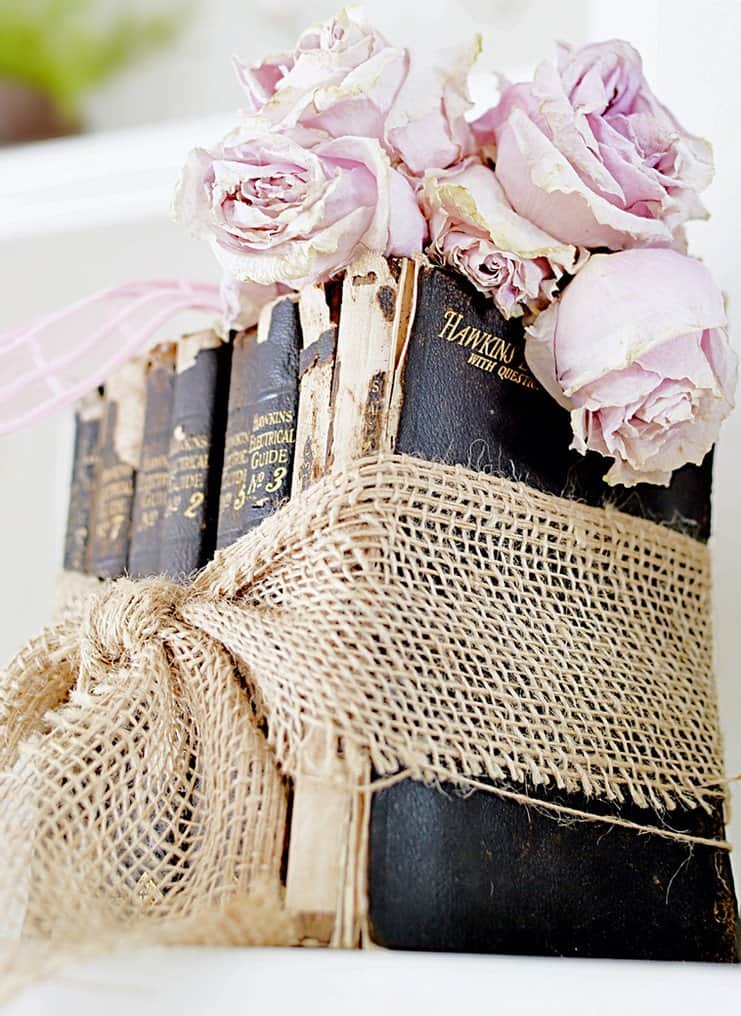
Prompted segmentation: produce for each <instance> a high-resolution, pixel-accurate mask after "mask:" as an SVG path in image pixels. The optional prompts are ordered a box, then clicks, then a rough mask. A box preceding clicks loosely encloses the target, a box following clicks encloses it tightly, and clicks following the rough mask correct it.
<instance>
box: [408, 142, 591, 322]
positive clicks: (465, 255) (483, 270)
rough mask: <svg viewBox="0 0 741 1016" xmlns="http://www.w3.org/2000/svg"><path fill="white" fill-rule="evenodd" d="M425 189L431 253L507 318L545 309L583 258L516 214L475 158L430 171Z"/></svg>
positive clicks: (571, 248)
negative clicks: (559, 286)
mask: <svg viewBox="0 0 741 1016" xmlns="http://www.w3.org/2000/svg"><path fill="white" fill-rule="evenodd" d="M422 194H423V208H424V210H425V212H426V214H427V218H428V220H429V223H430V237H431V246H430V250H431V253H433V254H436V255H437V256H438V257H440V258H441V259H442V260H443V261H445V262H446V263H447V264H449V265H452V267H454V268H456V269H457V270H458V271H459V272H461V273H462V274H463V275H465V276H466V277H467V278H469V279H470V280H471V282H472V283H473V284H474V286H476V288H477V289H479V290H481V292H482V293H485V294H487V295H488V296H491V297H492V299H493V300H494V302H495V303H496V305H497V307H498V308H499V310H500V311H501V312H502V314H503V315H504V317H505V318H512V317H521V316H522V315H523V314H525V313H528V314H531V313H537V312H538V311H540V310H543V309H544V308H545V307H547V306H548V304H549V303H550V302H551V300H553V298H554V296H555V295H556V292H557V290H558V282H559V280H560V279H561V278H562V277H563V275H564V273H573V272H575V271H576V269H577V267H579V265H580V264H581V263H582V260H583V259H580V255H579V251H578V250H577V248H575V247H572V246H571V245H570V244H564V243H561V242H560V241H558V240H555V239H554V238H553V237H552V236H549V235H548V234H547V233H544V232H543V230H542V229H538V227H537V226H534V225H533V224H532V223H531V222H528V221H527V219H523V218H522V216H521V215H518V214H517V212H515V211H514V210H513V208H512V206H511V205H510V203H509V201H508V200H507V197H506V195H505V193H504V191H503V190H502V188H501V186H500V184H499V182H498V180H497V178H496V176H495V175H494V173H493V172H492V170H490V169H489V168H487V167H486V166H484V165H483V164H482V163H481V162H479V161H478V160H475V159H469V160H468V161H467V162H465V163H463V164H461V165H460V166H458V167H456V168H454V169H450V170H432V171H430V172H428V173H427V174H426V175H425V177H424V181H423V185H422Z"/></svg>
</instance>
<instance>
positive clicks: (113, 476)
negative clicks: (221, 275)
mask: <svg viewBox="0 0 741 1016" xmlns="http://www.w3.org/2000/svg"><path fill="white" fill-rule="evenodd" d="M144 371H145V361H144V360H143V359H139V358H137V359H135V360H132V361H130V362H129V363H127V364H126V365H125V366H124V367H122V368H121V369H120V370H119V371H117V373H115V374H114V375H113V376H112V377H111V378H109V380H108V381H107V382H106V398H105V405H104V409H103V420H102V424H101V431H100V439H99V446H98V455H97V463H96V467H95V484H94V499H93V500H94V507H93V518H94V522H93V526H92V530H91V536H90V544H91V546H90V573H91V574H92V575H97V576H98V577H99V578H108V579H115V578H118V577H119V576H121V575H123V574H124V572H125V571H126V568H127V565H128V558H129V540H130V536H131V512H132V508H133V503H134V487H135V483H136V472H137V469H138V468H139V459H140V456H141V443H142V433H143V429H144Z"/></svg>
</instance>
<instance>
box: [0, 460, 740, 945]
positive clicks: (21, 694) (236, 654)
mask: <svg viewBox="0 0 741 1016" xmlns="http://www.w3.org/2000/svg"><path fill="white" fill-rule="evenodd" d="M709 603H710V576H709V567H708V555H707V549H706V548H705V547H704V546H703V545H701V544H699V543H697V542H696V541H694V540H692V539H690V538H688V537H685V536H682V535H680V534H677V533H675V532H671V531H669V530H667V529H666V528H663V527H660V526H657V525H654V524H652V523H649V522H646V521H642V520H638V519H634V518H631V517H628V516H625V515H622V514H620V513H618V512H613V511H605V510H597V509H593V508H589V507H586V506H583V505H579V504H575V503H573V502H568V501H564V500H561V499H559V498H555V497H551V496H549V495H545V494H541V493H538V492H536V491H533V490H532V489H530V488H527V487H524V486H522V485H520V484H515V483H512V482H510V481H507V480H503V479H498V478H494V477H487V476H482V475H481V474H477V473H474V472H471V471H469V470H465V469H462V468H460V467H451V466H446V465H441V464H431V463H427V462H422V461H419V460H416V459H412V458H408V457H402V456H386V457H382V458H380V459H374V460H368V461H364V462H361V463H359V464H358V465H357V467H356V468H353V469H352V470H349V471H347V472H344V473H342V474H341V475H337V476H330V477H327V478H326V479H324V480H322V481H320V482H319V483H318V484H316V485H315V486H314V487H313V488H311V489H310V490H309V491H308V492H307V493H306V494H304V495H302V496H301V498H300V499H298V500H296V501H295V502H292V503H290V504H289V505H287V506H285V507H284V508H283V509H281V511H280V512H278V513H277V515H276V516H274V517H273V518H271V519H269V520H268V521H266V522H265V523H264V524H263V525H262V526H261V527H260V528H259V529H258V530H256V531H255V532H253V533H252V534H249V535H248V536H246V537H244V538H243V539H242V540H240V541H239V542H238V543H237V544H236V545H234V546H233V547H231V548H229V549H227V550H226V551H222V552H220V553H219V554H218V555H217V557H216V559H215V561H214V562H213V563H212V564H211V565H210V566H209V567H208V568H206V569H205V570H204V571H203V572H202V573H200V574H199V575H197V576H196V577H195V579H194V580H193V581H192V582H191V583H190V585H188V586H180V585H177V584H175V583H172V582H168V581H165V580H163V579H149V580H144V581H139V582H133V581H129V580H127V579H122V580H120V581H118V582H116V583H113V584H110V585H108V586H106V587H104V588H103V589H102V591H101V592H100V593H97V594H94V595H92V596H89V597H87V598H83V600H82V601H81V604H80V605H78V607H77V608H76V609H73V610H71V611H70V612H68V616H67V620H66V621H65V622H64V623H63V624H61V625H58V626H56V627H54V628H51V629H49V630H47V631H46V632H45V633H44V634H43V635H42V636H41V637H39V638H38V639H36V640H35V641H33V642H31V643H30V644H29V645H28V646H26V647H25V648H24V649H23V650H22V652H21V653H20V654H19V655H18V656H17V657H16V659H15V660H14V661H13V662H12V663H11V665H10V667H9V669H8V671H7V672H6V673H5V675H4V677H3V681H2V685H1V686H0V710H1V713H0V716H1V719H2V748H1V754H0V772H1V773H2V775H1V776H0V795H1V796H0V802H1V814H2V818H1V819H0V823H1V825H0V848H1V849H2V851H3V855H2V857H0V897H2V898H3V900H4V902H5V903H7V904H8V906H9V905H10V904H11V903H14V904H15V909H16V910H17V911H19V912H20V913H21V914H22V920H23V922H24V928H25V929H26V931H29V930H30V934H32V935H35V936H41V937H56V938H59V937H60V936H61V937H65V936H66V937H67V938H68V939H70V940H73V939H75V937H76V938H77V939H80V938H81V937H85V936H88V937H89V935H90V932H91V929H95V928H100V929H109V928H111V927H117V928H125V927H129V926H131V927H135V926H136V927H138V926H139V925H140V924H141V922H142V920H145V921H146V920H158V921H159V920H165V919H166V920H168V921H172V920H182V919H186V918H188V916H189V915H191V916H192V915H193V914H194V913H197V912H198V911H199V908H201V909H202V908H203V906H204V905H205V906H207V907H212V906H223V905H226V903H227V902H228V901H229V900H230V899H233V898H234V895H235V894H242V895H244V894H247V895H249V893H250V892H253V891H254V890H255V887H258V886H261V887H265V886H269V887H271V888H270V892H275V894H276V898H277V895H278V894H279V892H280V890H279V882H280V865H281V857H282V853H283V846H284V836H285V827H286V790H285V783H284V779H283V776H284V775H285V774H289V775H291V774H295V773H296V772H297V771H298V770H299V769H300V768H301V764H302V747H303V746H305V745H307V743H308V742H309V741H310V740H311V741H312V743H313V744H316V743H317V741H316V734H317V731H323V732H324V733H325V734H326V737H324V740H323V742H322V743H326V745H327V751H328V753H329V754H332V756H333V757H335V758H336V753H337V750H338V747H339V749H340V750H341V751H342V752H344V754H345V756H346V757H347V758H350V757H351V756H353V754H354V755H355V756H357V754H358V753H362V754H364V755H366V756H367V757H369V758H370V761H371V762H372V765H373V768H374V770H375V772H376V774H377V776H378V777H381V778H382V777H384V776H393V775H394V774H398V773H404V774H406V775H410V776H413V777H415V778H417V779H423V780H427V781H438V780H445V781H450V782H453V783H458V784H459V785H462V786H466V787H469V788H470V787H479V786H482V787H484V789H487V790H488V791H491V792H495V793H500V794H504V795H507V796H511V797H515V798H517V799H520V800H523V801H529V800H531V799H532V798H531V794H532V790H533V788H537V787H538V786H544V785H545V786H547V785H551V786H555V787H558V788H561V789H564V790H566V791H579V792H580V793H582V794H585V795H586V796H587V797H588V798H590V799H594V800H595V801H601V802H603V805H604V803H610V804H611V805H612V807H611V809H610V810H609V814H608V815H607V816H606V815H605V814H604V812H605V808H604V807H602V808H600V809H598V810H599V811H600V814H599V815H596V814H595V815H593V816H590V814H589V813H585V812H584V811H583V810H578V809H571V810H570V809H568V808H564V807H563V806H561V805H559V806H558V807H557V808H556V811H558V812H559V813H563V812H566V813H567V814H575V815H577V816H578V817H581V818H589V817H592V818H595V819H597V820H600V821H609V822H617V823H619V824H625V825H635V823H630V822H625V821H623V820H622V819H621V818H620V814H619V806H620V802H621V801H623V800H631V801H633V802H635V803H636V804H637V805H639V806H642V807H645V808H646V809H652V810H650V811H649V810H647V813H646V814H647V821H646V826H645V828H649V829H651V830H652V831H654V832H656V833H657V834H659V835H665V836H671V837H674V838H678V839H686V840H689V841H691V842H701V843H711V844H712V845H714V846H723V845H725V844H722V843H716V842H715V841H708V840H703V839H701V838H699V837H692V836H683V835H682V834H680V833H674V832H672V831H671V830H669V829H668V828H666V827H665V826H664V825H663V824H659V825H657V823H656V819H655V815H656V813H657V812H658V813H659V814H661V813H663V812H667V811H670V810H671V809H673V808H674V807H676V806H677V805H679V804H682V805H686V806H690V807H691V806H702V807H705V808H710V807H712V806H713V805H714V804H717V802H718V800H719V799H721V798H722V797H723V785H724V782H723V767H722V754H721V745H720V737H719V733H718V723H717V713H716V705H715V690H714V683H713V678H712V672H711V641H710V621H709V616H710V612H709ZM313 762H314V766H315V769H316V765H317V760H316V759H314V760H313ZM319 766H320V767H321V760H319ZM333 772H334V773H335V778H336V766H335V767H334V768H333ZM349 778H351V777H350V774H349V773H348V779H349ZM482 780H484V781H486V783H485V785H484V784H482ZM538 803H539V806H540V807H548V804H547V803H545V804H544V802H543V801H542V800H540V801H539V802H538ZM639 828H643V827H641V826H639ZM27 871H30V873H31V874H30V877H29V876H28V874H25V872H27ZM83 930H84V935H83ZM192 930H193V929H192V926H191V933H192Z"/></svg>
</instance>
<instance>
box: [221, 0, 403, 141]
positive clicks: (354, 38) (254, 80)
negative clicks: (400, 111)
mask: <svg viewBox="0 0 741 1016" xmlns="http://www.w3.org/2000/svg"><path fill="white" fill-rule="evenodd" d="M235 67H236V70H237V76H238V78H239V81H240V83H241V85H242V87H243V89H244V92H245V95H246V97H247V100H248V112H250V113H257V114H259V115H260V116H261V117H262V118H263V121H264V124H265V126H270V125H272V126H280V127H282V128H287V127H295V126H296V125H297V124H301V125H303V126H304V127H314V128H317V129H318V130H324V131H326V132H327V133H328V134H331V135H332V137H343V136H345V135H362V136H364V137H373V138H382V137H383V131H384V125H385V122H386V117H387V116H388V112H389V110H390V109H391V107H392V105H393V103H394V100H395V99H396V96H397V94H398V92H399V88H400V87H401V85H402V83H403V81H404V79H405V78H406V75H407V71H408V69H409V57H408V54H407V51H406V50H404V49H397V48H395V47H392V46H389V44H388V43H387V42H386V40H385V39H384V37H383V36H382V35H381V34H380V32H377V31H376V30H375V29H374V28H372V27H371V26H370V25H368V24H367V23H366V21H365V19H364V17H363V14H362V12H361V11H360V10H359V9H357V8H346V9H345V10H343V11H341V12H340V13H339V14H338V15H337V16H336V17H334V18H330V19H329V20H328V21H325V22H324V23H323V24H321V25H317V26H314V27H313V28H309V29H307V30H306V31H305V32H304V33H303V34H302V35H301V36H300V38H299V40H298V42H297V44H296V48H295V50H294V52H293V53H290V54H288V53H286V54H282V55H280V56H277V57H271V58H269V59H268V60H265V61H263V63H261V64H258V65H257V66H256V67H252V68H248V67H246V66H244V65H243V64H241V63H240V62H239V61H235Z"/></svg>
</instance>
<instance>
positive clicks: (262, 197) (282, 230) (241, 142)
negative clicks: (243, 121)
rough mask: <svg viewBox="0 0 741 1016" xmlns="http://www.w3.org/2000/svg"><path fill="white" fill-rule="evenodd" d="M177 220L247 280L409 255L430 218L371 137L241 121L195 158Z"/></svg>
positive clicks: (316, 274)
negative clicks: (362, 257)
mask: <svg viewBox="0 0 741 1016" xmlns="http://www.w3.org/2000/svg"><path fill="white" fill-rule="evenodd" d="M175 215H176V218H177V219H178V220H179V221H180V222H183V223H185V224H186V225H187V226H188V227H189V228H190V229H191V231H192V232H193V233H194V234H195V235H196V236H200V237H204V238H207V239H209V240H210V242H211V246H212V249H213V251H214V253H215V255H216V257H217V259H218V260H219V262H220V264H221V266H222V268H224V270H225V271H226V272H227V273H229V274H231V275H233V276H235V277H236V278H237V279H239V280H240V281H242V282H254V283H257V284H260V285H270V284H273V283H284V284H285V285H288V286H291V287H292V288H294V289H299V288H300V287H301V286H303V285H306V284H309V283H316V282H322V281H325V280H326V279H328V278H330V277H331V276H333V275H335V274H336V273H337V272H339V271H340V270H342V269H343V268H345V267H346V266H347V265H348V264H349V262H350V261H351V260H352V259H353V257H354V256H355V255H356V254H357V253H359V252H360V250H361V249H363V248H365V249H368V250H372V251H377V252H378V253H381V254H385V255H388V256H399V257H401V256H410V255H412V254H415V253H417V252H418V251H420V250H421V249H422V247H423V245H424V240H425V236H426V229H427V225H426V222H425V219H424V216H423V215H422V213H421V211H420V210H419V207H418V205H417V201H416V198H415V196H414V192H413V190H412V188H411V187H410V185H409V184H408V183H407V181H406V180H405V179H404V177H402V176H401V175H400V174H399V173H398V172H396V171H395V170H393V169H392V168H391V165H390V162H389V158H388V156H387V154H386V152H385V151H384V150H383V149H382V148H381V146H380V144H379V143H378V142H377V141H375V140H373V139H370V138H360V137H347V138H336V139H332V138H328V137H327V136H326V134H324V133H322V132H320V131H314V130H306V129H304V128H294V129H293V130H290V131H285V132H280V131H273V132H270V133H267V134H262V135H258V136H254V135H253V134H251V133H250V132H249V131H247V130H246V129H244V128H238V129H237V130H236V131H233V132H232V133H231V134H230V135H228V136H227V137H226V138H225V139H224V141H223V142H222V143H221V144H219V145H218V146H216V147H215V148H214V149H212V150H211V151H206V150H205V149H203V148H197V149H195V150H194V151H192V152H191V153H190V155H189V157H188V160H187V162H186V165H185V168H184V170H183V173H182V176H181V179H180V182H179V184H178V188H177V192H176V197H175Z"/></svg>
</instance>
